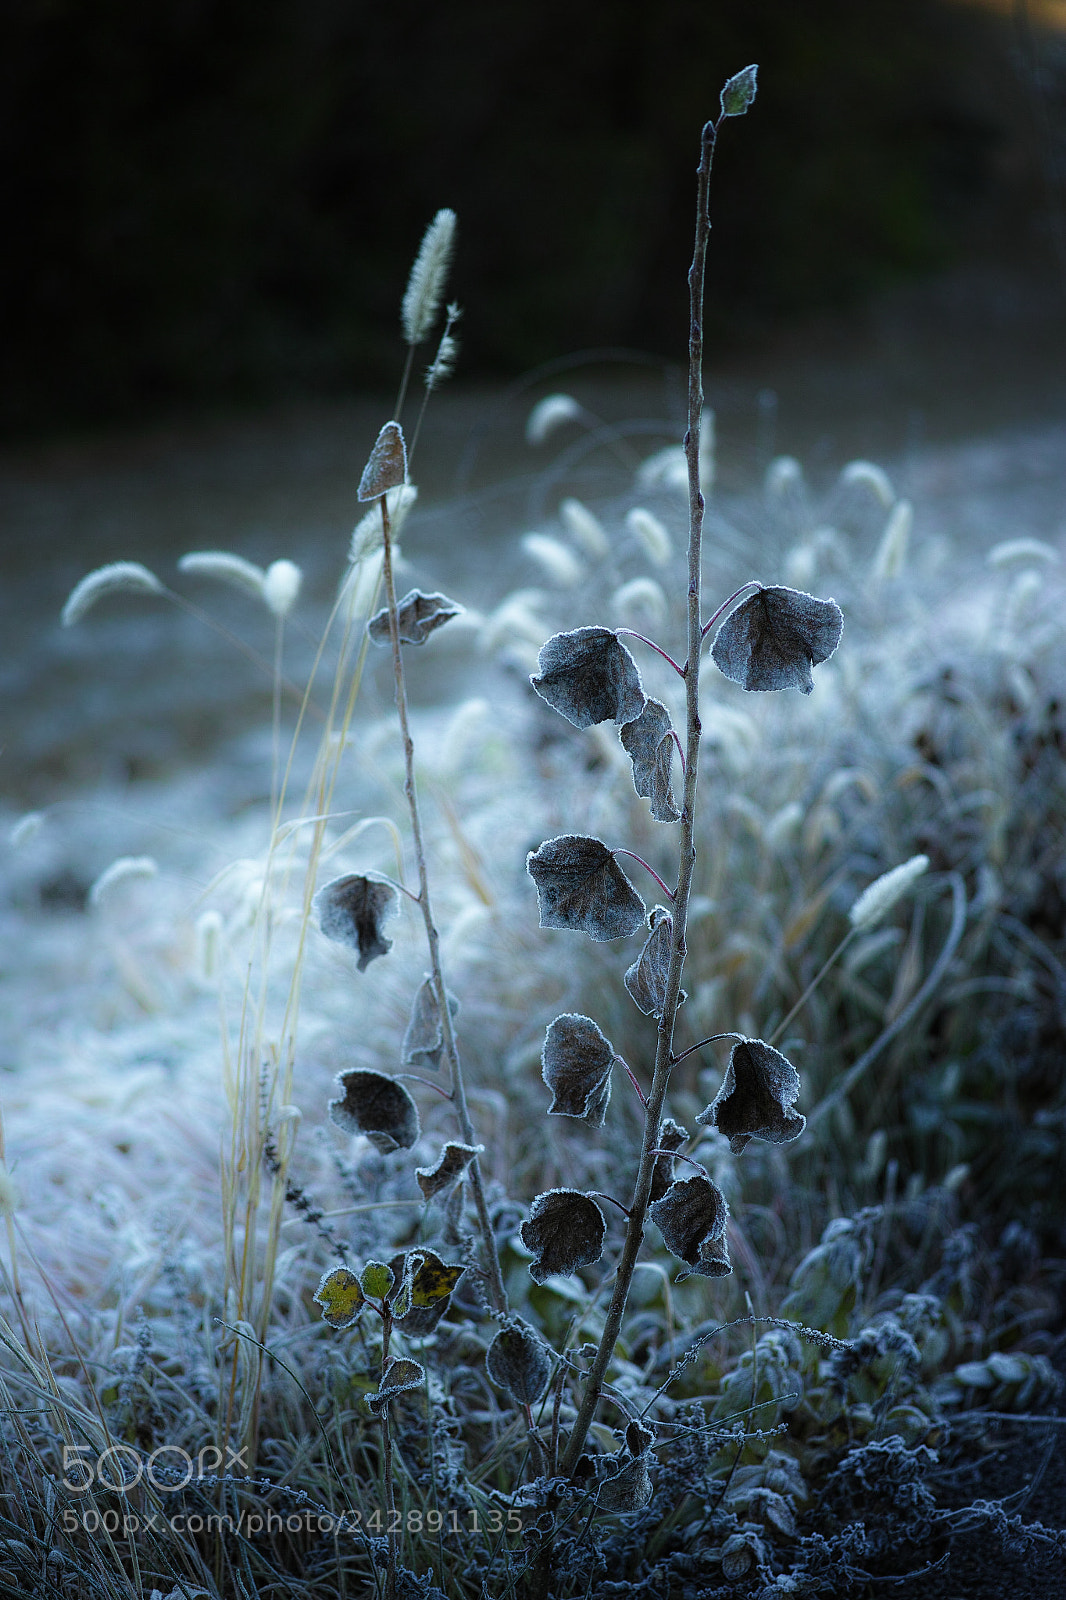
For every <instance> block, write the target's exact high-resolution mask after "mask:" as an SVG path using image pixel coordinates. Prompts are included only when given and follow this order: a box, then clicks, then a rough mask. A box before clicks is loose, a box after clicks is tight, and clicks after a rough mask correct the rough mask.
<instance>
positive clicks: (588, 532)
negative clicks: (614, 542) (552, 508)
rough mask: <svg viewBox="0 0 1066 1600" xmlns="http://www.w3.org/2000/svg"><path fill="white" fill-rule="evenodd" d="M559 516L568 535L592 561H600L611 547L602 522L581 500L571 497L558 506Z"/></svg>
mask: <svg viewBox="0 0 1066 1600" xmlns="http://www.w3.org/2000/svg"><path fill="white" fill-rule="evenodd" d="M559 518H560V521H561V522H562V525H563V527H564V528H565V529H566V531H567V533H568V534H569V535H570V537H571V538H572V539H573V540H575V542H576V543H577V544H579V545H580V546H581V548H582V550H584V552H585V554H586V555H587V556H591V557H592V559H593V561H602V560H603V558H604V556H606V555H608V554H609V553H610V549H611V547H610V545H609V544H608V542H607V535H606V534H605V533H604V531H603V524H602V523H601V522H600V519H599V517H595V516H593V514H592V512H591V511H590V510H589V508H588V506H586V505H584V504H583V503H582V501H580V500H575V499H573V498H570V499H567V500H564V501H563V502H562V504H561V505H560V507H559Z"/></svg>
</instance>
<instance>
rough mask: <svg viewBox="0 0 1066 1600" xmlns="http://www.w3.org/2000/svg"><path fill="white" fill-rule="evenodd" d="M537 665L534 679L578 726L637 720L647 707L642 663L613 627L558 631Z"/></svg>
mask: <svg viewBox="0 0 1066 1600" xmlns="http://www.w3.org/2000/svg"><path fill="white" fill-rule="evenodd" d="M537 666H538V668H539V671H538V672H537V674H536V675H535V676H534V677H532V678H530V680H529V681H530V683H531V684H532V685H533V687H534V689H536V691H537V693H538V694H539V695H540V697H541V699H542V700H546V701H547V702H548V704H549V705H550V706H553V707H554V708H555V710H556V711H558V712H559V713H560V715H561V716H564V717H565V718H566V720H567V722H572V723H573V725H574V727H575V728H589V727H591V726H592V724H593V723H594V722H632V720H633V718H634V717H638V716H639V715H640V713H641V711H642V710H643V708H644V691H643V689H642V688H641V686H640V673H639V672H638V671H637V664H636V662H635V661H634V660H633V657H632V656H631V655H630V653H629V651H628V650H627V649H626V647H625V645H624V644H621V643H620V642H619V639H618V636H617V634H615V633H613V632H612V631H611V629H610V628H575V629H574V630H573V632H571V633H555V634H553V635H552V637H551V638H550V639H549V640H548V641H547V642H546V643H545V644H544V645H543V646H542V647H541V651H540V654H539V656H538V657H537Z"/></svg>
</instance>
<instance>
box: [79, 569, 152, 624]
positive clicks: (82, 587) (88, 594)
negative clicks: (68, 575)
mask: <svg viewBox="0 0 1066 1600" xmlns="http://www.w3.org/2000/svg"><path fill="white" fill-rule="evenodd" d="M120 591H127V592H128V591H132V592H134V593H140V594H165V593H166V590H165V589H164V587H163V585H162V584H161V583H160V581H159V579H158V578H157V577H156V575H155V573H154V572H149V570H148V568H147V567H144V566H142V565H141V563H140V562H139V561H112V562H110V563H109V564H108V565H107V566H106V567H97V568H96V570H95V572H89V573H87V574H86V575H85V577H84V578H82V580H81V582H80V583H77V584H75V586H74V588H73V589H72V590H71V591H70V594H69V595H68V596H67V603H66V605H65V606H64V607H63V611H62V615H61V618H60V620H61V622H62V624H63V626H64V628H69V627H71V626H72V625H73V624H74V623H75V622H80V620H81V618H82V617H83V616H84V615H85V613H86V612H87V611H91V610H92V608H93V606H94V605H95V604H96V602H97V601H98V600H102V599H103V597H104V595H106V594H117V593H119V592H120Z"/></svg>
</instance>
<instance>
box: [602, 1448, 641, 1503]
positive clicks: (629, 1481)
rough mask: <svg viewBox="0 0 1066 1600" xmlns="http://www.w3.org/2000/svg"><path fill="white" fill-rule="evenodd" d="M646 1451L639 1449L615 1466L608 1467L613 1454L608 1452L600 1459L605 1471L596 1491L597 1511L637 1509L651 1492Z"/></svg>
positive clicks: (613, 1459)
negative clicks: (603, 1459)
mask: <svg viewBox="0 0 1066 1600" xmlns="http://www.w3.org/2000/svg"><path fill="white" fill-rule="evenodd" d="M648 1459H649V1458H648V1455H647V1454H646V1453H642V1454H641V1455H638V1456H634V1457H633V1458H632V1460H627V1461H626V1462H625V1463H624V1465H623V1466H621V1467H620V1468H618V1469H617V1470H611V1469H612V1468H613V1466H614V1463H615V1460H616V1458H615V1457H612V1456H608V1458H607V1460H606V1461H605V1462H604V1463H603V1469H605V1473H606V1474H609V1475H605V1476H604V1477H602V1478H601V1479H600V1485H599V1488H598V1490H597V1492H596V1509H597V1511H609V1512H617V1511H639V1510H640V1509H641V1507H642V1506H646V1505H647V1503H648V1501H649V1500H650V1499H651V1495H652V1481H651V1476H650V1474H649V1472H648Z"/></svg>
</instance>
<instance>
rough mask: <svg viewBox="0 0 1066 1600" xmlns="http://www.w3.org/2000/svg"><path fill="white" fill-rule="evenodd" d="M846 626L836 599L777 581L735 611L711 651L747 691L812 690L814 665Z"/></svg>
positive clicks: (826, 655) (832, 647)
mask: <svg viewBox="0 0 1066 1600" xmlns="http://www.w3.org/2000/svg"><path fill="white" fill-rule="evenodd" d="M843 626H844V617H843V613H842V612H841V609H840V607H839V606H838V605H837V603H836V601H835V600H818V599H816V598H815V596H814V595H812V594H804V593H803V591H802V590H801V589H786V588H785V587H783V586H782V585H775V586H772V587H771V588H768V589H760V590H759V591H758V593H757V594H753V595H752V596H751V597H750V599H748V600H744V601H742V603H741V604H740V605H739V606H737V608H736V610H735V611H731V612H730V613H729V616H728V617H726V619H725V621H724V622H723V623H722V626H721V627H720V628H719V630H718V637H717V638H716V639H715V641H714V647H713V649H712V650H711V655H712V657H713V658H714V661H715V664H716V665H717V666H718V667H719V669H720V670H721V671H722V672H723V673H724V674H725V676H726V677H727V678H730V679H731V680H732V681H733V682H734V683H739V684H740V686H741V688H742V689H789V688H792V687H795V688H797V689H800V690H802V692H803V693H804V694H810V692H811V690H812V689H813V688H814V678H813V677H812V675H811V668H812V667H816V666H817V665H818V663H819V662H820V661H827V660H828V659H829V657H830V656H831V655H832V654H833V651H834V650H835V649H836V647H837V645H838V644H839V643H840V634H841V630H842V629H843Z"/></svg>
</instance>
